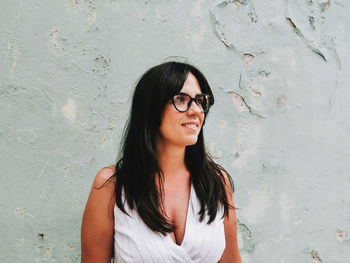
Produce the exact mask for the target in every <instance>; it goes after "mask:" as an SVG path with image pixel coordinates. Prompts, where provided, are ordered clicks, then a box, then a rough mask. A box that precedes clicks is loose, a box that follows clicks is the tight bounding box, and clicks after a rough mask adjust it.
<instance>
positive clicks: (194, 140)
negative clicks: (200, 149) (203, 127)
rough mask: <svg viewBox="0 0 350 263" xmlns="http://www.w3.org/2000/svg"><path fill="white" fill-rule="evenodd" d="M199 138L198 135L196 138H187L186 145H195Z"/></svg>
mask: <svg viewBox="0 0 350 263" xmlns="http://www.w3.org/2000/svg"><path fill="white" fill-rule="evenodd" d="M197 140H198V138H197V137H196V138H194V139H192V140H186V142H185V145H186V146H191V145H195V144H196V143H197Z"/></svg>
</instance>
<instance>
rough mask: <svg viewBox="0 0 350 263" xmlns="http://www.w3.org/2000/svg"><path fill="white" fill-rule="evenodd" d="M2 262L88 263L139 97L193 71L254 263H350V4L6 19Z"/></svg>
mask: <svg viewBox="0 0 350 263" xmlns="http://www.w3.org/2000/svg"><path fill="white" fill-rule="evenodd" d="M0 10H1V11H2V12H1V16H0V73H1V79H0V107H1V110H0V165H1V168H2V173H1V179H2V183H1V184H0V205H1V213H0V226H1V227H0V229H1V239H0V261H1V262H79V260H80V224H81V217H82V212H83V209H84V205H85V202H86V199H87V196H88V193H89V190H90V186H91V183H92V180H93V178H94V176H95V174H96V172H97V171H98V170H99V169H100V168H101V167H103V166H107V165H110V164H112V163H113V162H114V160H115V158H116V156H117V153H118V145H119V141H120V136H121V132H122V129H123V125H124V122H125V120H126V118H127V113H128V110H129V107H130V94H131V90H132V87H133V85H134V83H135V81H136V79H137V78H138V77H139V75H140V74H142V73H143V72H144V71H145V70H146V69H147V68H149V67H151V66H153V65H155V64H157V63H160V62H163V61H165V60H172V59H175V60H180V61H188V62H191V63H193V64H194V65H197V66H198V67H199V68H200V69H201V70H202V71H203V72H204V73H205V75H206V76H207V77H208V79H209V81H210V83H211V85H212V88H213V91H214V94H215V96H216V97H215V98H216V104H215V106H214V107H213V108H212V110H211V113H210V115H209V119H208V120H207V123H206V127H205V133H206V142H207V146H208V149H209V150H210V152H211V153H212V155H213V156H214V157H215V158H216V160H217V161H218V162H219V163H221V164H222V165H223V166H224V167H225V168H226V169H227V170H228V171H229V172H230V174H231V176H232V178H233V180H234V182H235V184H236V192H235V201H236V206H238V207H239V208H240V209H239V210H237V216H238V220H239V225H238V229H239V233H238V235H239V245H240V249H241V253H242V258H243V261H244V262H245V263H253V262H273V263H274V262H276V263H295V262H298V263H299V262H316V263H319V262H323V263H327V262H331V263H338V262H339V263H345V262H349V261H350V239H349V232H350V195H349V189H350V174H349V170H350V162H349V159H350V151H349V148H350V140H349V133H350V116H349V115H350V104H349V101H350V90H349V83H350V74H349V73H350V62H349V61H350V60H349V58H350V48H349V47H350V19H349V12H350V3H349V1H347V0H337V1H333V0H330V1H326V0H284V1H273V0H269V1H257V0H236V1H184V0H179V1H135V0H133V1H117V0H101V1H96V0H65V1H39V0H32V1H25V0H12V1H1V3H0Z"/></svg>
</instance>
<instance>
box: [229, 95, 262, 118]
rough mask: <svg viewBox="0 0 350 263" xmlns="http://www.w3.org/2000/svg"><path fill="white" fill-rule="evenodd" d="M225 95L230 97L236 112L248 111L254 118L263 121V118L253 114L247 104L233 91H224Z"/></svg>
mask: <svg viewBox="0 0 350 263" xmlns="http://www.w3.org/2000/svg"><path fill="white" fill-rule="evenodd" d="M226 93H227V94H228V95H229V96H230V98H231V100H232V102H233V105H234V106H235V107H236V109H237V111H238V112H243V111H248V112H249V113H250V114H252V115H254V116H257V117H259V118H262V119H265V117H264V116H262V115H260V114H258V113H256V112H254V110H252V108H251V107H250V106H249V105H248V104H247V102H246V101H245V99H244V98H243V97H242V96H241V95H239V94H238V93H236V92H234V91H226Z"/></svg>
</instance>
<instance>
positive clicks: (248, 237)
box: [237, 219, 256, 253]
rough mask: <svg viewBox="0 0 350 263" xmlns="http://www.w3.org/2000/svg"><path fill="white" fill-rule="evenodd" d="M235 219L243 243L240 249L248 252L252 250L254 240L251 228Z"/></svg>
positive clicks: (253, 248)
mask: <svg viewBox="0 0 350 263" xmlns="http://www.w3.org/2000/svg"><path fill="white" fill-rule="evenodd" d="M237 221H238V231H239V233H240V237H241V239H242V245H243V248H242V249H243V250H245V251H247V252H248V253H252V252H254V250H255V246H256V241H255V240H254V239H253V237H252V232H251V230H250V229H249V228H248V227H247V225H245V224H243V223H240V222H239V220H238V219H237Z"/></svg>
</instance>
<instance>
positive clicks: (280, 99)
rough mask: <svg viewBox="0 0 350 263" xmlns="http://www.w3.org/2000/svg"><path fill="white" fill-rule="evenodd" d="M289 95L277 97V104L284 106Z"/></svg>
mask: <svg viewBox="0 0 350 263" xmlns="http://www.w3.org/2000/svg"><path fill="white" fill-rule="evenodd" d="M286 100H287V97H286V96H285V95H281V96H279V97H278V98H277V106H278V107H280V108H282V107H283V106H284V105H285V104H286Z"/></svg>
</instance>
